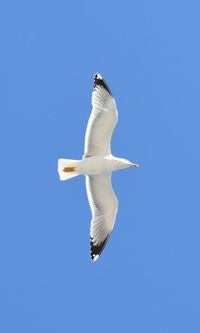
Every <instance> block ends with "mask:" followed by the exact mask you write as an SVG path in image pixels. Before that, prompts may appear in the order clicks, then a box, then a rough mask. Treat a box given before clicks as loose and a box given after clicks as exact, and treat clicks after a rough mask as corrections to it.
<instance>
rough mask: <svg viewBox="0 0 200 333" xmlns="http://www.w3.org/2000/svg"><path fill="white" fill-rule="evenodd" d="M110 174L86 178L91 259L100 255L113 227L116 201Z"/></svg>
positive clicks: (116, 207) (116, 206)
mask: <svg viewBox="0 0 200 333" xmlns="http://www.w3.org/2000/svg"><path fill="white" fill-rule="evenodd" d="M111 176H112V174H111V173H108V174H103V175H98V176H86V190H87V196H88V200H89V204H90V208H91V211H92V221H91V227H90V238H91V259H92V260H96V259H97V258H98V257H99V255H100V254H101V252H102V250H103V249H104V246H105V244H106V242H107V240H108V238H109V235H110V233H111V231H112V229H113V227H114V223H115V218H116V214H117V209H118V200H117V197H116V195H115V193H114V192H113V189H112V182H111Z"/></svg>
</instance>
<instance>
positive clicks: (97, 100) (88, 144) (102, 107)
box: [83, 74, 118, 157]
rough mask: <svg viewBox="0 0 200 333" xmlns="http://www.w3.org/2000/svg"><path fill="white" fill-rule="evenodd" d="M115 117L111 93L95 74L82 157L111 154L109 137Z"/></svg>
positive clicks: (114, 106)
mask: <svg viewBox="0 0 200 333" xmlns="http://www.w3.org/2000/svg"><path fill="white" fill-rule="evenodd" d="M117 119H118V112H117V107H116V103H115V100H114V98H113V96H112V93H111V91H110V89H109V88H108V86H107V84H106V82H105V81H104V80H103V79H102V77H101V76H100V75H99V74H96V75H95V77H94V87H93V92H92V112H91V114H90V118H89V121H88V125H87V130H86V134H85V149H84V156H83V157H89V156H95V155H104V156H106V155H110V154H111V148H110V143H111V137H112V133H113V130H114V128H115V126H116V124H117Z"/></svg>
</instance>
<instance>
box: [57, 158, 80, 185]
mask: <svg viewBox="0 0 200 333" xmlns="http://www.w3.org/2000/svg"><path fill="white" fill-rule="evenodd" d="M78 162H79V160H66V159H64V158H60V159H59V160H58V173H59V176H60V180H67V179H70V178H73V177H76V176H78V175H79V173H77V172H76V171H69V172H66V171H64V169H65V168H74V169H76V166H77V164H78Z"/></svg>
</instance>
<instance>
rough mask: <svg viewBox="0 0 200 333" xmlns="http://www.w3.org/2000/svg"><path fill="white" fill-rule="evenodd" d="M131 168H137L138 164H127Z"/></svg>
mask: <svg viewBox="0 0 200 333" xmlns="http://www.w3.org/2000/svg"><path fill="white" fill-rule="evenodd" d="M129 165H130V166H131V167H139V164H136V163H130V164H129Z"/></svg>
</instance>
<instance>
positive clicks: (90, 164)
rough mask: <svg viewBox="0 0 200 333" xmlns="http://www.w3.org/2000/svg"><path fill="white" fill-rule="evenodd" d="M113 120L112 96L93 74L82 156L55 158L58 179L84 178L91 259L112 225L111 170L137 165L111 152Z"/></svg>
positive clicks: (114, 205) (114, 202) (114, 211)
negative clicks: (88, 214) (79, 157)
mask: <svg viewBox="0 0 200 333" xmlns="http://www.w3.org/2000/svg"><path fill="white" fill-rule="evenodd" d="M117 120H118V111H117V106H116V102H115V99H114V97H113V95H112V93H111V90H110V89H109V87H108V85H107V84H106V82H105V80H104V79H103V78H102V76H101V75H100V74H98V73H97V74H95V76H94V84H93V92H92V112H91V114H90V117H89V121H88V125H87V129H86V134H85V147H84V155H83V158H82V159H81V160H70V159H63V158H62V159H59V160H58V173H59V176H60V180H62V181H64V180H67V179H70V178H72V177H75V176H78V175H85V177H86V191H87V196H88V201H89V205H90V208H91V212H92V220H91V226H90V256H91V259H92V261H96V260H97V259H98V258H99V256H100V254H101V253H102V251H103V249H104V247H105V245H106V243H107V241H108V239H109V236H110V234H111V231H112V230H113V227H114V224H115V219H116V215H117V209H118V199H117V197H116V195H115V193H114V191H113V188H112V180H111V178H112V172H113V171H116V170H119V169H125V168H128V167H138V166H139V165H138V164H136V163H132V162H130V161H129V160H127V159H123V158H118V157H115V156H113V155H112V153H111V137H112V133H113V130H114V128H115V126H116V124H117Z"/></svg>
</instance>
